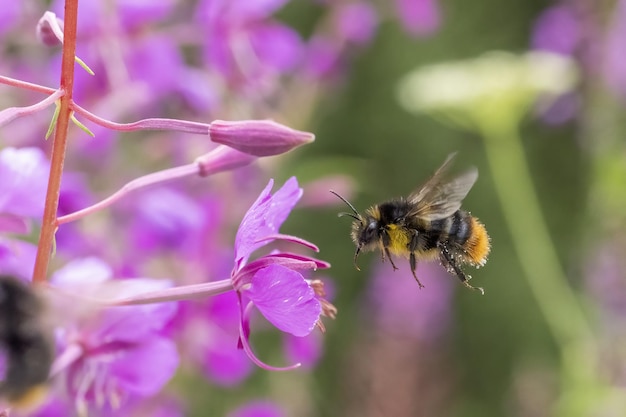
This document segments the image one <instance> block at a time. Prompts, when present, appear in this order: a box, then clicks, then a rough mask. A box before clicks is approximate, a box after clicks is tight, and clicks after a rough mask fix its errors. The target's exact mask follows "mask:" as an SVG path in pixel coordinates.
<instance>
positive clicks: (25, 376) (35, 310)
mask: <svg viewBox="0 0 626 417" xmlns="http://www.w3.org/2000/svg"><path fill="white" fill-rule="evenodd" d="M43 315H44V306H43V302H42V300H41V299H40V297H39V295H38V294H36V293H35V292H34V291H33V288H32V287H31V286H29V285H28V284H27V283H24V282H22V281H20V280H19V279H16V278H12V277H9V276H3V275H0V352H2V357H3V359H4V361H5V363H4V369H5V371H4V378H3V380H2V381H0V396H1V397H3V398H6V399H7V400H8V401H9V403H10V404H12V405H14V406H16V407H28V406H31V405H33V404H34V403H36V402H38V400H40V399H41V398H42V397H43V394H44V393H45V383H46V381H47V380H48V376H49V374H50V368H51V366H52V361H53V360H54V345H53V342H52V340H53V339H52V334H51V331H50V329H49V328H48V327H47V326H46V325H45V323H44V322H43ZM0 415H1V414H0Z"/></svg>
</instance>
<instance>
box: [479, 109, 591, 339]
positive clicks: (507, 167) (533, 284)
mask: <svg viewBox="0 0 626 417" xmlns="http://www.w3.org/2000/svg"><path fill="white" fill-rule="evenodd" d="M481 131H482V134H483V135H484V137H485V139H486V152H487V159H488V163H489V165H490V168H491V172H492V176H493V181H494V183H495V187H496V191H497V195H498V197H499V199H500V204H501V205H502V211H503V214H504V218H505V220H506V223H507V225H508V228H509V230H510V232H511V234H512V238H513V239H512V243H513V246H514V248H515V251H516V252H517V255H518V257H519V260H520V263H521V267H522V270H523V272H524V274H525V275H526V279H527V281H528V284H529V285H530V288H531V291H532V293H533V295H534V297H535V299H536V301H537V304H538V306H539V309H540V310H541V312H542V314H543V316H544V318H545V320H546V322H547V324H548V327H549V329H550V331H551V332H552V334H553V336H554V338H555V339H556V341H557V343H558V344H559V345H560V347H561V349H565V348H567V347H568V346H570V345H571V344H572V343H580V342H583V343H584V342H586V341H587V342H589V341H592V340H593V331H592V329H591V326H590V324H589V322H588V319H587V317H586V315H585V313H584V311H583V309H582V305H581V304H580V301H579V300H578V298H577V296H576V294H575V292H574V290H573V289H572V288H571V286H570V285H569V283H568V282H567V277H566V275H565V272H564V271H563V268H562V267H561V265H560V262H559V259H558V256H557V253H556V250H555V249H554V243H553V242H552V239H551V238H550V234H549V232H548V228H547V225H546V221H545V219H544V217H543V215H542V212H541V208H540V204H539V198H538V196H537V193H536V191H535V188H534V186H533V183H532V177H531V173H530V169H529V167H528V163H527V161H526V158H525V156H524V148H523V146H522V141H521V138H520V137H519V132H518V129H517V126H516V124H515V122H512V121H504V122H503V123H498V122H495V121H493V120H492V121H491V122H487V123H483V124H482V126H481Z"/></svg>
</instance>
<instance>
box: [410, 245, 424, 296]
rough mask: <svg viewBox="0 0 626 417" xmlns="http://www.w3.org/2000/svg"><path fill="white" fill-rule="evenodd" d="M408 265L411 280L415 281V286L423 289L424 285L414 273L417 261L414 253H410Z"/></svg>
mask: <svg viewBox="0 0 626 417" xmlns="http://www.w3.org/2000/svg"><path fill="white" fill-rule="evenodd" d="M409 264H410V265H411V273H413V278H415V281H417V285H419V286H420V288H424V284H422V283H421V282H420V280H419V278H418V277H417V274H416V273H415V270H416V269H417V260H416V259H415V252H411V255H409Z"/></svg>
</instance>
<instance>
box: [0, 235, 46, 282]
mask: <svg viewBox="0 0 626 417" xmlns="http://www.w3.org/2000/svg"><path fill="white" fill-rule="evenodd" d="M36 254H37V246H35V245H33V244H32V243H29V242H23V241H21V240H16V239H8V238H3V237H2V236H0V274H5V275H12V276H15V277H18V278H22V279H30V277H31V275H32V273H33V266H34V265H35V255H36Z"/></svg>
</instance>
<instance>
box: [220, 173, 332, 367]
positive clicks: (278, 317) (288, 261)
mask: <svg viewBox="0 0 626 417" xmlns="http://www.w3.org/2000/svg"><path fill="white" fill-rule="evenodd" d="M273 184H274V182H273V181H272V180H270V182H269V184H268V185H267V187H265V189H264V190H263V191H262V192H261V194H260V195H259V197H258V198H257V200H256V201H255V202H254V204H252V206H251V207H250V209H249V210H248V212H247V213H246V214H245V216H244V218H243V220H242V222H241V224H240V226H239V230H238V231H237V235H236V238H235V266H234V268H233V271H232V273H231V279H232V285H233V287H234V288H235V290H236V291H237V295H238V299H239V304H240V308H241V323H240V329H239V340H240V344H241V347H242V348H243V349H244V350H245V352H246V353H247V354H248V356H249V357H250V359H251V360H252V361H253V362H254V363H256V364H257V365H259V366H260V367H262V368H265V369H270V370H281V369H293V368H294V367H297V366H299V364H296V365H294V366H290V367H288V368H274V367H271V366H268V365H266V364H264V363H263V362H261V361H260V360H259V359H258V358H257V357H256V356H255V355H254V353H253V352H252V349H251V347H250V344H249V341H248V338H249V335H250V312H251V308H252V306H256V308H257V309H258V310H259V311H260V312H261V314H263V316H265V318H266V319H267V320H268V321H269V322H270V323H272V324H273V325H274V326H275V327H277V328H278V329H280V330H282V331H283V332H286V333H290V334H292V335H294V336H300V337H302V336H306V335H308V334H310V333H311V332H312V331H313V329H314V328H315V327H316V326H321V322H320V315H322V314H325V315H328V316H333V315H334V313H335V309H334V307H333V306H332V305H331V304H329V303H328V302H327V301H326V300H325V299H324V298H323V287H320V286H319V285H317V286H316V285H315V283H313V282H311V281H308V280H306V279H305V278H304V277H303V276H302V274H301V273H300V272H299V271H302V270H311V269H316V268H326V267H328V264H327V263H325V262H322V261H319V260H317V259H313V258H309V257H307V256H302V255H294V254H290V253H282V252H278V253H270V254H269V255H265V256H263V257H261V258H258V259H255V260H254V261H251V262H248V260H249V257H250V255H251V254H252V253H253V252H254V251H256V250H257V249H259V248H261V247H262V246H265V245H267V244H268V243H270V242H272V241H274V240H287V241H291V242H294V243H299V244H302V245H304V246H307V247H309V248H313V249H317V248H316V247H315V245H313V244H312V243H309V242H307V241H305V240H302V239H300V238H297V237H295V236H288V235H282V234H279V233H278V229H279V228H280V226H281V225H282V223H283V222H284V221H285V219H286V218H287V216H288V215H289V213H290V212H291V210H292V208H293V207H294V205H295V204H296V203H297V202H298V200H299V199H300V197H301V196H302V189H301V188H300V187H299V186H298V183H297V181H296V179H295V178H294V177H292V178H290V179H289V180H287V182H285V185H283V187H281V188H280V189H279V190H278V191H276V192H275V193H274V194H273V195H272V194H270V191H271V189H272V186H273Z"/></svg>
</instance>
